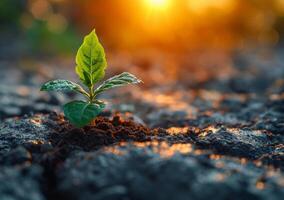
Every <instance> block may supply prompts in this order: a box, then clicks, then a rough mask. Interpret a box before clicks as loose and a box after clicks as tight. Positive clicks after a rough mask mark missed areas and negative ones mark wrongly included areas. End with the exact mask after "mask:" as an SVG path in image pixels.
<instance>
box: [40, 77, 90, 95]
mask: <svg viewBox="0 0 284 200" xmlns="http://www.w3.org/2000/svg"><path fill="white" fill-rule="evenodd" d="M40 90H41V91H76V92H80V93H82V94H84V95H86V96H88V93H87V92H86V91H85V90H84V89H83V88H82V87H81V86H80V85H78V84H77V83H73V82H72V81H68V80H53V81H49V82H47V83H45V84H43V86H42V87H41V89H40Z"/></svg>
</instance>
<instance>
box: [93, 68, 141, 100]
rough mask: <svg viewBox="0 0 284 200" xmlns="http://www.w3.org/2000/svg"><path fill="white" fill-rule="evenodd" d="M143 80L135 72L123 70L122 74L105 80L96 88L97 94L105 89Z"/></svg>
mask: <svg viewBox="0 0 284 200" xmlns="http://www.w3.org/2000/svg"><path fill="white" fill-rule="evenodd" d="M141 82H142V81H141V80H140V79H138V78H137V77H136V76H134V75H133V74H130V73H128V72H123V73H122V74H119V75H116V76H114V77H112V78H110V79H108V80H106V81H104V82H103V83H102V84H101V85H100V86H99V87H98V88H97V89H96V90H95V92H94V93H95V95H98V94H100V93H102V92H104V91H105V90H108V89H112V88H115V87H120V86H125V85H129V84H138V83H141Z"/></svg>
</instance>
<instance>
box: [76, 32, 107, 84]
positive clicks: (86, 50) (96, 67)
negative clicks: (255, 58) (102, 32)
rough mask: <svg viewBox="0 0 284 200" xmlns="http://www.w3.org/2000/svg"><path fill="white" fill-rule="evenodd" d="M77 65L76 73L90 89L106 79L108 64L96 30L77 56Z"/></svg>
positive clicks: (85, 39)
mask: <svg viewBox="0 0 284 200" xmlns="http://www.w3.org/2000/svg"><path fill="white" fill-rule="evenodd" d="M76 64H77V66H76V73H77V74H78V76H79V77H80V79H81V81H82V82H83V83H84V84H85V85H86V86H88V87H91V86H93V85H94V84H95V83H96V82H98V81H99V80H101V79H102V78H103V77H104V75H105V69H106V66H107V62H106V58H105V52H104V48H103V46H102V45H101V44H100V42H99V39H98V37H97V35H96V33H95V30H93V31H92V32H91V33H90V34H89V35H87V36H86V37H85V38H84V42H83V44H82V45H81V47H80V48H79V50H78V52H77V55H76Z"/></svg>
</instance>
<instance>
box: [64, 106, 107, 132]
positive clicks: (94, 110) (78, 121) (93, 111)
mask: <svg viewBox="0 0 284 200" xmlns="http://www.w3.org/2000/svg"><path fill="white" fill-rule="evenodd" d="M104 108H105V105H104V104H95V103H87V102H84V101H72V102H70V103H67V104H65V105H64V107H63V110H64V114H65V116H66V117H67V119H68V120H69V121H70V122H71V123H72V124H73V125H75V126H76V127H78V128H81V127H83V126H86V125H88V124H89V123H90V122H91V121H92V120H93V119H94V118H95V117H96V116H97V115H98V114H100V113H101V112H102V110H103V109H104Z"/></svg>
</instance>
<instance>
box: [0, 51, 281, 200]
mask: <svg viewBox="0 0 284 200" xmlns="http://www.w3.org/2000/svg"><path fill="white" fill-rule="evenodd" d="M235 59H236V60H235V61H234V62H235V68H234V73H232V74H230V73H229V74H228V76H227V77H225V78H220V77H214V76H213V77H210V78H208V79H207V80H206V81H203V82H198V80H194V81H188V77H186V75H187V74H185V73H182V72H181V73H180V74H182V75H184V76H182V75H181V77H179V78H178V80H179V81H178V82H175V83H172V84H167V85H166V84H165V85H162V84H160V85H155V84H154V83H153V85H154V86H153V87H146V88H144V87H143V86H142V87H141V88H140V89H139V88H135V89H134V88H124V89H121V90H117V91H113V92H110V93H106V94H105V96H102V97H101V98H104V99H105V100H107V101H108V102H109V104H108V106H107V109H106V110H105V111H104V112H103V113H102V114H101V115H100V116H99V117H97V118H96V119H95V120H94V121H93V122H92V123H91V124H90V125H89V126H86V127H84V128H82V129H78V128H75V127H74V126H72V125H71V124H69V122H68V121H67V120H66V119H65V118H64V116H63V114H62V113H61V110H60V106H61V105H62V104H63V103H65V102H66V100H67V99H73V98H77V96H76V95H73V94H66V95H61V94H54V93H50V94H48V93H40V92H39V91H38V88H39V86H40V84H41V83H43V82H45V81H46V80H48V79H53V78H55V77H54V74H56V75H57V76H58V77H61V78H62V77H65V78H68V77H69V76H70V75H69V74H72V73H71V72H72V71H71V70H69V69H68V68H64V67H63V68H58V67H54V64H50V63H49V66H48V67H45V64H44V63H36V64H34V65H36V66H42V67H40V68H32V67H25V65H24V64H22V63H20V64H18V66H17V64H16V63H12V62H11V61H9V62H1V63H0V89H1V90H0V120H1V123H0V199H1V200H2V199H3V200H6V199H7V200H8V199H9V200H10V199H12V200H55V199H68V200H69V199H72V200H73V199H74V200H93V199H98V200H99V199H100V200H109V199H112V200H113V199H117V200H120V199H121V200H126V199H138V200H140V199H141V200H145V199H161V200H167V199H169V200H170V199H181V200H184V199H196V200H202V199H216V200H219V199H221V200H226V199H248V200H250V199H261V200H266V199H275V200H278V199H279V200H280V199H283V196H284V174H283V171H284V134H283V133H284V132H283V131H284V96H283V92H284V80H283V77H284V65H283V63H284V61H283V62H282V60H283V56H282V57H281V56H280V57H279V56H278V54H275V57H274V58H273V59H272V60H273V62H272V61H269V62H268V61H267V60H260V58H258V57H257V59H256V58H254V57H253V56H252V57H250V56H247V55H246V56H240V57H236V58H235ZM281 59H282V60H281ZM240 63H241V64H240ZM253 66H256V67H253ZM187 70H189V69H187ZM53 72H56V73H54V74H53ZM148 73H149V74H151V72H148ZM194 73H195V74H198V73H201V72H198V71H195V72H194ZM202 73H203V72H202ZM6 74H13V76H6ZM66 76H68V77H66ZM70 77H71V79H72V76H70ZM146 79H147V78H146ZM144 81H145V82H149V81H150V80H144ZM150 85H151V84H150Z"/></svg>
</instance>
